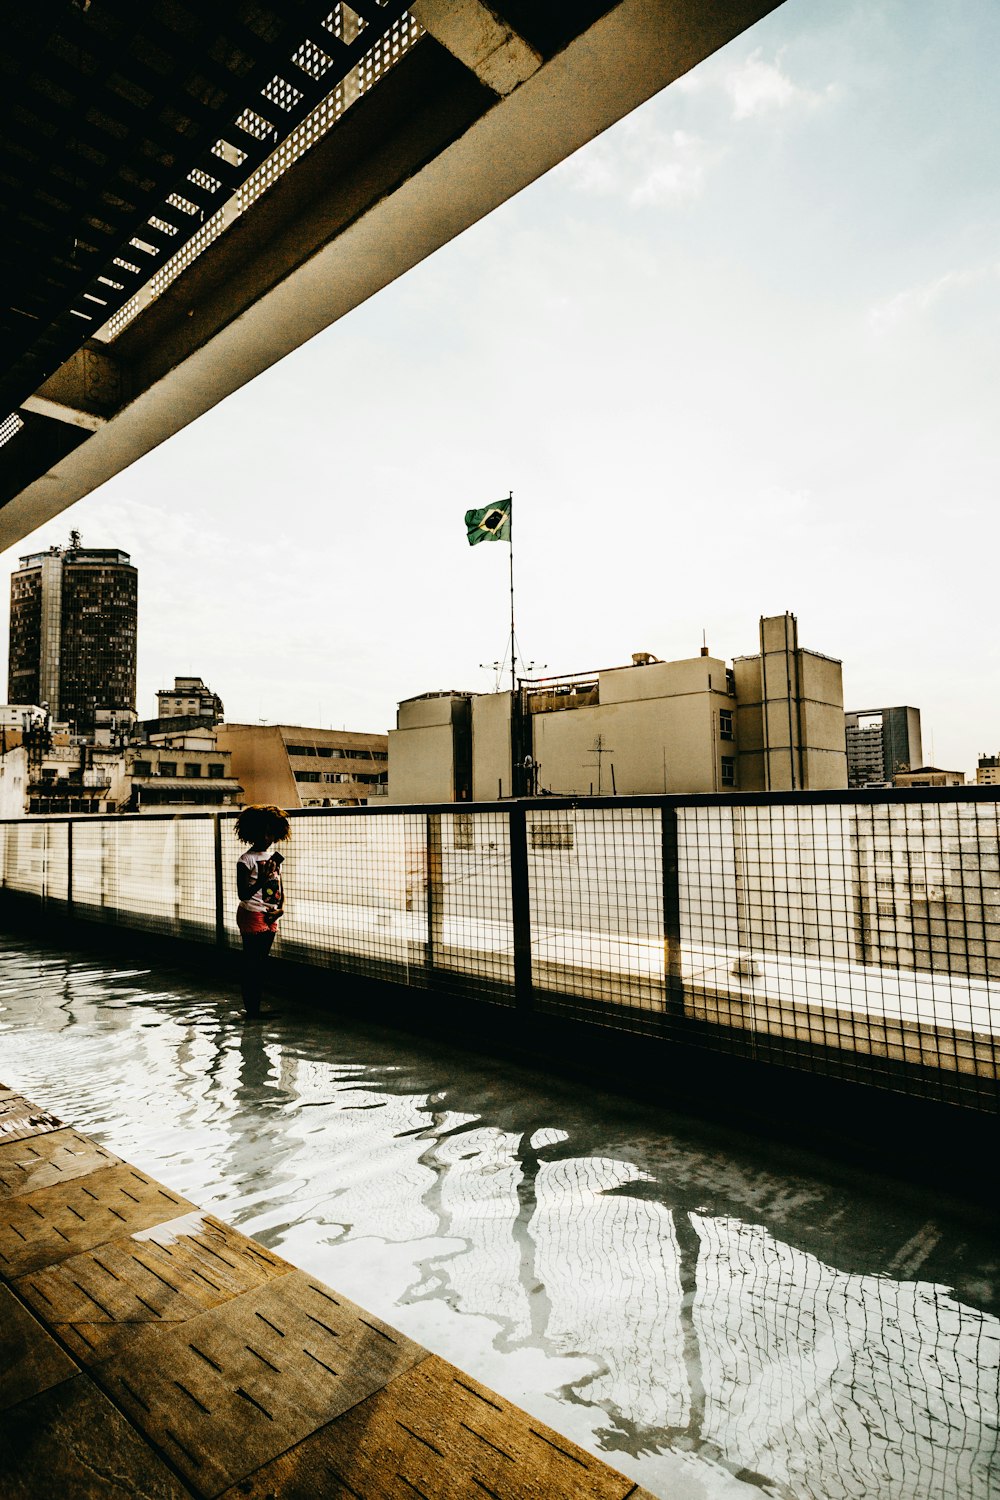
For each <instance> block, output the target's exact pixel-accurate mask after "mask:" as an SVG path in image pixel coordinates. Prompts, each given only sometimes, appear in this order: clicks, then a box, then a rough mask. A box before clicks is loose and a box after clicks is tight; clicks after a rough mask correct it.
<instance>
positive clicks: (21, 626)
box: [8, 533, 138, 733]
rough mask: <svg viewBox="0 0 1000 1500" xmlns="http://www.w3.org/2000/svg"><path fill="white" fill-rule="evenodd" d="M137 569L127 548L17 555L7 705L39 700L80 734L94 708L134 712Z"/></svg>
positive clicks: (75, 541)
mask: <svg viewBox="0 0 1000 1500" xmlns="http://www.w3.org/2000/svg"><path fill="white" fill-rule="evenodd" d="M137 612H138V574H137V572H136V570H135V568H134V567H133V566H132V564H131V562H130V560H129V555H128V553H127V552H120V551H118V549H117V548H97V547H81V546H80V543H79V537H78V536H77V535H76V533H74V534H73V536H72V537H71V539H70V544H69V546H68V547H66V548H60V547H51V548H50V549H49V551H48V552H36V553H32V554H31V555H29V556H27V557H22V558H21V559H20V567H19V568H18V570H17V572H16V573H14V574H12V575H11V580H10V667H9V673H8V697H9V699H10V701H11V702H12V703H40V704H45V705H47V707H48V711H49V714H50V715H51V716H52V718H53V719H61V720H66V721H68V722H70V723H71V724H72V725H74V726H75V728H76V730H77V731H78V732H79V733H88V732H90V731H91V730H92V729H93V727H94V723H95V720H96V717H97V711H98V710H99V709H123V710H130V711H131V712H133V713H134V711H135V653H136V619H137Z"/></svg>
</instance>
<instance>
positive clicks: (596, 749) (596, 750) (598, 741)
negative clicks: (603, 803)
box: [590, 734, 615, 796]
mask: <svg viewBox="0 0 1000 1500" xmlns="http://www.w3.org/2000/svg"><path fill="white" fill-rule="evenodd" d="M591 751H592V753H593V754H594V755H596V756H597V795H598V796H600V795H601V778H602V772H601V765H602V762H603V759H604V756H605V755H614V753H615V752H614V751H613V750H611V749H609V747H608V746H607V745H605V743H604V736H603V734H599V735H597V737H596V738H595V740H594V743H593V745H592V746H591ZM590 764H591V765H593V764H594V762H593V761H591V762H590ZM591 786H593V782H591Z"/></svg>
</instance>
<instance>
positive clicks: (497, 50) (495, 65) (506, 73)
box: [410, 0, 542, 97]
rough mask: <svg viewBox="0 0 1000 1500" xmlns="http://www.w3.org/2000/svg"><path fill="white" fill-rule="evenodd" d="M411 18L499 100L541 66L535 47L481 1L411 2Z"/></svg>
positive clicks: (439, 0) (436, 0) (419, 0)
mask: <svg viewBox="0 0 1000 1500" xmlns="http://www.w3.org/2000/svg"><path fill="white" fill-rule="evenodd" d="M410 14H411V15H412V16H413V17H414V19H415V20H417V21H419V22H420V24H421V26H422V27H423V28H424V30H425V31H428V32H429V33H430V35H431V36H432V37H434V39H435V41H438V42H440V43H441V45H442V46H443V47H446V48H447V49H448V51H449V52H450V53H451V54H452V56H453V57H457V58H458V60H459V62H461V63H464V64H465V66H466V67H467V68H468V69H469V70H470V71H471V72H473V73H475V75H476V77H477V78H478V79H479V81H480V83H485V84H486V87H487V88H489V89H492V90H493V92H494V93H495V94H499V95H500V96H501V97H503V96H505V95H507V94H509V93H511V92H512V90H514V89H515V88H517V86H518V84H520V83H524V82H525V80H526V79H528V78H530V77H531V75H532V73H535V72H537V70H538V69H539V68H540V67H541V65H542V59H541V56H540V54H539V53H537V52H536V51H535V49H534V47H530V46H529V45H528V43H527V42H526V41H525V40H524V38H523V37H521V36H519V35H518V33H517V32H516V31H514V30H513V28H512V27H511V26H509V25H508V24H507V22H506V21H502V20H501V19H500V18H499V17H498V16H497V15H495V14H494V12H493V11H492V10H490V8H489V6H488V5H484V4H482V3H481V0H414V3H413V4H412V5H411V6H410Z"/></svg>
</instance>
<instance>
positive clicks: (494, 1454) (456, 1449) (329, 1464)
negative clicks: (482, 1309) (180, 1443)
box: [224, 1354, 652, 1500]
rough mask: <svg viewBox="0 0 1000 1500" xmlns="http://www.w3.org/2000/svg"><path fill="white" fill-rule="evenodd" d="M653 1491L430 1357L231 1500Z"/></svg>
mask: <svg viewBox="0 0 1000 1500" xmlns="http://www.w3.org/2000/svg"><path fill="white" fill-rule="evenodd" d="M645 1494H646V1492H645V1491H644V1490H642V1489H640V1488H639V1487H638V1486H637V1485H636V1484H635V1482H634V1481H633V1480H631V1479H628V1478H626V1476H625V1475H624V1474H620V1473H618V1472H617V1471H616V1470H614V1469H611V1468H609V1467H608V1466H607V1464H604V1463H602V1462H601V1460H600V1459H598V1458H594V1457H592V1455H591V1454H589V1453H585V1452H584V1451H583V1449H581V1448H578V1447H577V1445H576V1444H575V1443H573V1442H571V1441H570V1440H569V1439H568V1438H564V1437H561V1436H560V1435H559V1434H558V1433H556V1432H554V1431H553V1430H552V1428H551V1427H547V1426H546V1425H545V1423H544V1422H538V1421H536V1420H535V1419H534V1418H533V1417H530V1416H529V1415H528V1414H527V1412H524V1411H521V1409H520V1408H519V1407H517V1406H514V1405H513V1404H512V1403H511V1402H510V1401H505V1400H504V1399H503V1397H502V1396H498V1395H497V1394H496V1393H495V1392H494V1391H491V1390H488V1389H487V1388H486V1387H485V1386H482V1385H480V1384H479V1382H478V1381H476V1380H473V1379H472V1378H471V1377H470V1376H468V1375H463V1374H462V1372H461V1371H460V1370H457V1369H456V1368H455V1367H454V1365H450V1364H448V1363H447V1361H446V1360H443V1359H439V1358H438V1357H437V1356H436V1355H433V1354H431V1355H428V1356H427V1358H426V1359H424V1360H422V1361H421V1362H420V1363H419V1364H416V1365H414V1366H413V1367H412V1368H411V1369H409V1370H407V1371H406V1372H405V1373H403V1374H401V1375H399V1376H397V1377H396V1379H395V1380H393V1381H392V1382H391V1383H390V1384H389V1385H388V1386H387V1387H386V1388H385V1389H384V1390H380V1391H378V1392H376V1393H375V1394H373V1395H372V1396H370V1397H369V1398H368V1400H366V1401H364V1402H362V1403H361V1404H360V1405H358V1406H354V1407H352V1408H351V1410H350V1411H348V1412H347V1413H346V1414H345V1415H344V1416H342V1417H340V1418H338V1419H337V1420H335V1421H333V1422H331V1423H330V1424H329V1425H328V1426H326V1427H324V1428H323V1429H322V1431H320V1432H318V1433H316V1434H315V1435H314V1436H313V1437H311V1438H307V1439H306V1441H305V1442H303V1443H300V1444H299V1445H298V1446H297V1447H295V1448H293V1449H291V1450H290V1451H289V1452H286V1453H283V1454H281V1455H280V1456H279V1457H278V1458H276V1459H275V1460H274V1461H273V1462H271V1463H269V1464H268V1465H267V1466H266V1467H264V1468H262V1469H260V1470H259V1471H258V1472H257V1473H256V1474H254V1475H253V1476H252V1478H251V1479H250V1480H248V1481H247V1482H245V1483H244V1484H241V1485H240V1486H239V1488H238V1490H237V1489H233V1490H232V1491H231V1492H229V1493H228V1494H227V1495H226V1496H225V1497H224V1500H237V1497H238V1500H271V1497H274V1496H277V1495H280V1496H281V1500H315V1497H316V1496H319V1495H322V1496H324V1497H329V1500H339V1497H341V1496H343V1497H345V1500H346V1497H348V1496H350V1497H352V1500H397V1497H398V1500H414V1497H415V1496H417V1497H419V1496H425V1497H430V1496H432V1497H433V1500H472V1497H475V1496H478V1497H479V1500H489V1497H490V1496H493V1497H496V1500H554V1497H559V1500H640V1497H642V1496H644V1495H645ZM648 1500H652V1497H648Z"/></svg>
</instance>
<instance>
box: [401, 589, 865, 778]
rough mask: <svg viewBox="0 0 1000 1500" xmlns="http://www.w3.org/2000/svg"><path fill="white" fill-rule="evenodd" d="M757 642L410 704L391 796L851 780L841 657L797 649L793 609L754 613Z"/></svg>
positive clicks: (642, 658)
mask: <svg viewBox="0 0 1000 1500" xmlns="http://www.w3.org/2000/svg"><path fill="white" fill-rule="evenodd" d="M760 640H761V643H762V648H763V649H762V651H761V653H760V654H759V655H757V656H754V657H742V658H738V659H737V661H736V663H735V664H734V666H733V667H730V666H728V665H727V663H726V662H725V661H724V660H723V659H722V658H720V657H713V656H710V655H709V654H708V652H707V648H705V649H703V650H702V653H701V654H700V655H699V656H696V657H691V658H688V659H685V660H682V661H672V662H666V661H660V660H658V659H657V658H656V657H655V656H653V655H651V654H650V653H649V652H637V653H636V654H635V655H634V656H633V659H632V663H631V665H630V666H622V667H613V668H608V669H604V670H601V671H597V672H593V673H578V674H575V675H573V676H570V677H564V678H547V679H539V680H536V681H530V682H522V683H521V684H520V686H519V688H518V691H517V692H516V693H515V694H511V693H510V692H504V693H467V692H450V693H427V694H423V695H421V696H420V697H418V698H411V699H407V700H406V701H404V702H402V703H400V704H399V708H398V713H397V721H396V728H395V729H394V730H392V731H390V734H389V773H390V774H389V799H390V801H391V802H393V803H396V804H404V803H414V802H461V801H466V800H470V799H472V800H475V801H477V802H482V801H492V800H494V799H496V798H498V797H499V798H503V797H510V796H520V795H525V794H530V793H532V792H535V791H543V790H544V791H545V792H548V793H553V794H555V795H563V796H589V795H594V796H598V795H611V794H614V793H616V792H617V793H622V794H626V795H633V796H635V795H656V794H663V793H685V792H695V793H697V792H724V791H728V790H733V791H736V790H743V791H758V790H771V789H788V790H794V789H812V788H817V787H818V788H827V787H834V788H835V787H843V786H845V785H846V755H845V750H844V709H843V701H844V700H843V687H842V679H841V667H840V663H839V662H837V661H834V660H833V659H832V658H830V657H826V656H820V655H819V654H818V653H817V652H811V651H804V650H802V649H801V648H800V647H799V646H798V639H797V629H796V624H795V617H794V616H793V615H787V616H779V617H777V618H776V619H772V620H762V621H761V628H760ZM789 726H791V728H790V729H789Z"/></svg>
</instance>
